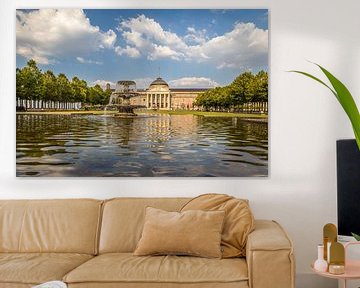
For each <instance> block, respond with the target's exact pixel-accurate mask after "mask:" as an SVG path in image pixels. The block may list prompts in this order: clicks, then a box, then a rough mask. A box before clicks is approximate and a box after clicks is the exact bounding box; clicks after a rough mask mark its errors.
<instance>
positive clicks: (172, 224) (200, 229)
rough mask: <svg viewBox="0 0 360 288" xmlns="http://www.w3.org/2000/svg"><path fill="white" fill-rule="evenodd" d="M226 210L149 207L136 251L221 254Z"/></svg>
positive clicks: (211, 256)
mask: <svg viewBox="0 0 360 288" xmlns="http://www.w3.org/2000/svg"><path fill="white" fill-rule="evenodd" d="M224 216H225V212H224V211H193V210H190V211H185V212H167V211H164V210H160V209H156V208H152V207H147V208H146V213H145V222H144V228H143V231H142V235H141V238H140V240H139V242H138V244H137V247H136V249H135V252H134V255H137V256H144V255H169V254H170V255H192V256H200V257H206V258H221V248H220V242H221V232H222V228H223V223H224Z"/></svg>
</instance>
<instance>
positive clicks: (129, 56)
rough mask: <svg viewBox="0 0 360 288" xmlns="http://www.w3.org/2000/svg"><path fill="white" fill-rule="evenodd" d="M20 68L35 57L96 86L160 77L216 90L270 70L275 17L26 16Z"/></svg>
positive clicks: (236, 13) (62, 12)
mask: <svg viewBox="0 0 360 288" xmlns="http://www.w3.org/2000/svg"><path fill="white" fill-rule="evenodd" d="M16 18H17V20H16V31H17V32H16V36H17V47H16V49H17V54H16V61H17V67H23V66H24V65H25V64H26V62H27V60H28V59H30V58H33V59H35V61H37V62H38V63H39V67H40V68H41V69H42V70H44V71H46V70H48V69H50V70H53V71H54V72H55V73H65V74H66V75H67V76H68V77H69V78H72V77H73V76H75V75H76V76H78V77H80V78H81V79H85V80H86V81H87V82H88V83H89V85H93V84H94V83H99V84H101V85H103V84H104V83H105V82H107V81H109V82H111V83H115V82H116V81H117V80H123V79H129V80H136V81H137V83H138V86H139V88H142V86H146V85H148V83H149V82H151V80H152V79H154V78H156V77H157V76H158V75H159V68H160V76H161V77H163V78H164V79H165V80H166V81H168V82H169V84H170V86H172V87H213V86H218V85H226V84H228V83H230V82H231V81H232V80H233V79H234V78H235V77H236V76H237V75H238V74H240V73H242V72H244V71H247V70H251V71H253V72H257V71H259V70H261V69H264V70H267V69H268V11H267V10H265V9H240V10H115V9H112V10H97V9H96V10H95V9H91V10H81V9H59V10H55V9H41V10H18V11H17V15H16Z"/></svg>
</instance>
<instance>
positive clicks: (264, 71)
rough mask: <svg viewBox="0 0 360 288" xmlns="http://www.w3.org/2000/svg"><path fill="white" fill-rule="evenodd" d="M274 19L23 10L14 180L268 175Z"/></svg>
mask: <svg viewBox="0 0 360 288" xmlns="http://www.w3.org/2000/svg"><path fill="white" fill-rule="evenodd" d="M268 43H269V29H268V10H266V9H231V10H216V9H215V10H214V9H208V10H206V9H193V10H192V9H147V10H142V9H84V10H83V9H31V10H30V9H28V10H27V9H19V10H17V11H16V65H17V69H16V174H17V176H18V177H24V176H31V177H41V176H43V177H44V176H45V177H50V176H58V177H80V176H83V177H108V176H110V177H129V176H138V177H165V176H167V177H264V176H265V177H266V176H267V175H268V166H269V164H268V134H269V131H268V129H269V127H268V58H269V57H268V54H269V49H268V47H269V44H268Z"/></svg>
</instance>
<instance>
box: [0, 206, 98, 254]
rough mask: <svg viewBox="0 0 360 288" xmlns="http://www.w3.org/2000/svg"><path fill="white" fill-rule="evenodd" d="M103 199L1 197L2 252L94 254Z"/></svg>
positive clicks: (0, 233)
mask: <svg viewBox="0 0 360 288" xmlns="http://www.w3.org/2000/svg"><path fill="white" fill-rule="evenodd" d="M101 205H102V201H98V200H91V199H64V200H0V227H1V229H0V239H1V241H0V253H1V252H3V253H6V252H14V253H16V252H27V253H40V252H48V253H52V252H58V253H82V254H95V253H96V251H97V237H98V229H99V222H100V215H101Z"/></svg>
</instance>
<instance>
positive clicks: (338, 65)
mask: <svg viewBox="0 0 360 288" xmlns="http://www.w3.org/2000/svg"><path fill="white" fill-rule="evenodd" d="M198 2H199V3H200V2H201V3H204V4H203V5H201V6H200V4H196V1H193V0H182V1H175V0H172V1H166V2H165V1H162V0H152V1H147V0H131V1H130V0H128V1H125V0H102V1H96V0H73V1H63V0H53V1H40V0H5V1H4V0H2V4H1V8H0V21H1V25H0V35H1V38H0V39H1V45H0V49H1V53H0V69H1V70H0V71H1V77H0V95H1V96H0V97H1V105H0V161H1V162H0V198H66V197H94V198H108V197H114V196H145V197H152V196H195V195H198V194H200V193H207V192H219V193H228V194H231V195H235V196H237V197H244V198H248V199H250V201H251V205H252V208H253V210H254V213H255V215H256V217H257V218H268V219H275V220H278V221H279V222H280V223H281V224H282V225H283V226H284V227H285V228H286V230H287V231H288V232H289V234H290V236H291V238H292V239H293V241H294V244H295V252H296V258H297V275H298V277H297V283H298V285H297V286H298V287H301V288H302V287H304V288H305V287H306V288H311V287H331V286H332V287H334V286H335V283H334V282H330V284H329V283H327V284H329V285H327V286H326V285H325V284H321V282H323V281H322V279H321V278H319V277H317V276H314V275H313V274H312V273H311V271H310V269H309V264H310V262H311V261H312V260H313V259H314V258H315V256H316V245H317V244H318V243H319V242H321V231H322V226H323V225H324V224H325V223H327V222H335V223H336V167H335V141H336V139H338V138H350V137H353V135H352V132H351V128H350V125H349V122H348V121H347V118H346V116H345V115H344V113H343V112H342V110H341V108H340V107H339V105H338V103H337V102H336V101H335V99H334V97H333V96H332V95H330V93H329V92H328V91H327V90H325V88H322V87H320V86H319V85H318V84H315V83H314V82H312V81H310V80H308V79H305V78H304V77H301V76H299V75H295V74H291V73H287V72H285V71H287V70H290V69H302V70H307V71H311V72H316V73H317V71H316V69H315V68H314V67H313V66H312V65H311V64H310V63H308V62H306V60H312V61H315V62H318V63H321V64H322V65H324V66H325V67H327V68H328V69H329V70H330V71H333V72H334V73H335V74H336V75H337V76H338V77H339V78H340V79H342V80H343V81H344V82H345V84H346V85H348V87H349V88H350V91H352V92H353V94H354V96H356V97H357V101H358V103H359V102H360V101H359V100H360V99H359V97H360V96H359V95H360V81H359V80H360V78H359V75H360V49H359V48H360V36H359V35H360V34H359V28H360V17H359V11H360V2H359V1H358V0H347V1H344V0H343V1H340V0H333V1H328V0H317V1H315V0H302V1H300V0H299V1H289V0H273V1H265V0H263V1H261V0H259V1H254V0H243V1H235V0H234V1H231V0H222V1H216V0H207V1H198ZM5 3H6V4H5ZM163 3H167V4H166V7H167V8H174V7H182V8H186V7H189V8H190V7H193V6H194V5H196V7H197V8H201V7H204V8H257V7H258V8H269V9H270V39H271V40H270V42H271V45H270V46H271V48H270V55H271V57H270V67H271V68H270V73H271V103H270V107H271V115H270V139H269V140H270V176H269V177H268V178H265V179H255V178H248V179H242V178H228V179H226V178H217V179H207V178H206V179H201V178H186V179H181V178H179V179H175V178H167V179H160V178H157V179H141V178H137V179H126V178H114V179H108V178H106V179H95V178H88V179H86V178H84V179H80V178H74V179H70V178H69V179H46V178H44V179H16V178H15V109H14V101H15V97H14V95H15V52H14V51H15V32H14V31H15V29H14V24H15V10H14V9H15V8H38V7H46V6H47V7H87V8H89V7H97V8H124V7H127V8H131V7H133V8H140V7H147V8H158V7H165V6H164V5H162V4H163ZM318 75H320V73H319V74H318ZM324 283H325V282H324ZM269 288H271V287H269Z"/></svg>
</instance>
